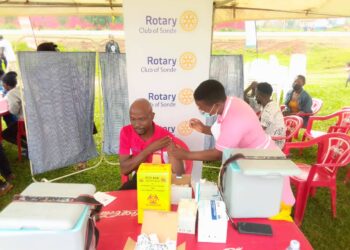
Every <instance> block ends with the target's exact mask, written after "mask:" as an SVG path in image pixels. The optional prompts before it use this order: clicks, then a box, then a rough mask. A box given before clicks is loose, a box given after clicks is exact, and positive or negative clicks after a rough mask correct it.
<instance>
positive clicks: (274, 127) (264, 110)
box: [244, 82, 286, 149]
mask: <svg viewBox="0 0 350 250" xmlns="http://www.w3.org/2000/svg"><path fill="white" fill-rule="evenodd" d="M250 90H251V93H252V94H251V95H250V96H248V92H249V91H250ZM272 92H273V88H272V86H271V85H270V84H269V83H267V82H261V83H256V82H252V84H251V85H250V86H249V87H248V88H247V89H246V90H245V91H244V100H245V101H246V102H248V104H249V105H250V106H251V107H252V108H253V109H254V111H256V112H257V111H259V113H260V124H261V126H262V128H263V129H264V130H265V132H266V133H267V134H268V135H270V136H271V137H273V136H286V125H285V124H284V119H283V114H282V112H281V109H280V107H279V106H278V105H277V104H276V103H275V102H274V101H273V100H271V95H272ZM275 143H276V145H277V146H278V147H279V148H281V149H282V148H283V146H284V143H285V140H278V141H275Z"/></svg>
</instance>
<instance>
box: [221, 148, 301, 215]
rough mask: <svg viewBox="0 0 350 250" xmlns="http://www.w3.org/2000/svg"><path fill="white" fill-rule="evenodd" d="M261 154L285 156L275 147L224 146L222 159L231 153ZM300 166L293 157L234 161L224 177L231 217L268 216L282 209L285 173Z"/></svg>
mask: <svg viewBox="0 0 350 250" xmlns="http://www.w3.org/2000/svg"><path fill="white" fill-rule="evenodd" d="M237 153H242V154H243V155H245V156H247V157H249V156H254V157H256V156H258V157H284V154H283V153H282V151H280V150H278V149H275V150H271V149H230V150H224V154H223V162H225V161H226V159H227V158H229V157H230V155H232V154H237ZM299 173H300V170H299V169H298V167H297V166H296V165H295V164H294V163H293V162H292V161H291V160H283V159H282V160H278V159H277V160H276V159H275V160H273V159H271V160H269V159H264V160H259V159H240V160H237V161H236V162H232V163H231V164H230V165H229V166H228V167H227V169H226V173H225V175H224V178H223V185H224V199H225V203H226V205H227V210H228V214H229V216H231V217H232V218H268V217H271V216H273V215H276V214H277V213H278V212H279V210H280V204H281V198H282V191H283V183H284V178H285V176H289V175H298V174H299Z"/></svg>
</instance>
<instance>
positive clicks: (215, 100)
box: [173, 80, 277, 161]
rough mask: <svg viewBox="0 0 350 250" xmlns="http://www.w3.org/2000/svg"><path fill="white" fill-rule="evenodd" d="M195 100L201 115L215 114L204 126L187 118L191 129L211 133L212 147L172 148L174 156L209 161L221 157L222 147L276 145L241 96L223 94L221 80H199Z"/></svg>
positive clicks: (195, 120) (267, 146) (269, 146)
mask: <svg viewBox="0 0 350 250" xmlns="http://www.w3.org/2000/svg"><path fill="white" fill-rule="evenodd" d="M194 100H195V102H196V104H197V106H198V109H199V111H200V112H201V113H202V115H203V116H204V117H211V116H215V115H217V119H216V121H215V123H214V124H213V125H212V126H211V127H209V126H205V125H204V124H203V123H202V122H201V121H200V120H198V119H191V121H190V125H191V127H192V128H193V129H195V130H197V131H199V132H201V133H204V134H208V135H213V136H214V138H215V140H216V144H215V148H214V149H208V150H203V151H195V152H187V151H184V150H181V149H176V148H173V150H174V151H175V152H174V153H175V154H176V157H179V158H180V159H189V160H199V161H211V160H221V158H222V151H223V150H224V149H225V148H261V149H264V148H277V147H276V145H275V144H274V142H273V141H272V140H271V138H270V136H268V135H267V134H266V133H265V131H264V130H263V129H262V127H261V125H260V122H259V119H258V117H257V116H256V114H255V112H254V110H253V109H252V108H251V107H250V106H249V105H248V104H247V103H245V102H244V101H243V100H241V99H239V98H237V97H230V96H226V94H225V89H224V86H222V84H221V83H220V82H218V81H216V80H207V81H204V82H202V83H201V84H200V85H199V86H198V87H197V89H196V90H195V91H194Z"/></svg>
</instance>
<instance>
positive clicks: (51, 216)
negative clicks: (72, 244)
mask: <svg viewBox="0 0 350 250" xmlns="http://www.w3.org/2000/svg"><path fill="white" fill-rule="evenodd" d="M95 191H96V188H95V186H93V185H91V184H66V183H32V184H30V185H29V186H28V187H27V188H26V189H25V190H24V191H23V192H22V193H21V195H26V196H53V197H71V198H76V197H78V196H79V195H82V194H88V195H93V194H94V193H95ZM86 207H87V205H84V204H74V203H72V204H69V203H65V204H63V203H44V202H21V201H14V202H11V203H10V204H9V205H8V206H7V207H6V208H5V209H4V210H3V211H2V212H1V213H0V229H1V230H3V229H6V230H69V229H72V228H74V226H75V225H76V223H77V222H78V220H79V218H80V217H81V215H82V214H83V212H84V210H85V209H86Z"/></svg>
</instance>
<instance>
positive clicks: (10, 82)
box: [2, 71, 28, 155]
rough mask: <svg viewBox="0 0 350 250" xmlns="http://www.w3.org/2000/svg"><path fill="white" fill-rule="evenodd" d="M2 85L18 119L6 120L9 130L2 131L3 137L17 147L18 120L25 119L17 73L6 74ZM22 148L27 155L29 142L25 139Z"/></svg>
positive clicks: (11, 110) (10, 108) (11, 112)
mask: <svg viewBox="0 0 350 250" xmlns="http://www.w3.org/2000/svg"><path fill="white" fill-rule="evenodd" d="M2 84H3V87H4V89H5V91H6V96H5V99H7V102H8V105H9V112H10V114H12V115H14V116H15V118H16V120H15V121H13V120H12V118H11V119H8V120H5V121H6V123H7V128H6V129H5V130H4V131H2V137H3V138H4V140H6V141H8V142H10V143H12V144H15V145H17V131H18V125H17V120H22V119H23V110H22V99H21V91H20V89H19V88H20V87H19V86H18V85H17V73H16V72H14V71H10V72H8V73H6V74H5V75H4V76H3V78H2ZM22 148H23V150H22V151H23V154H24V155H27V153H28V152H27V140H26V139H25V138H23V139H22Z"/></svg>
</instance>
